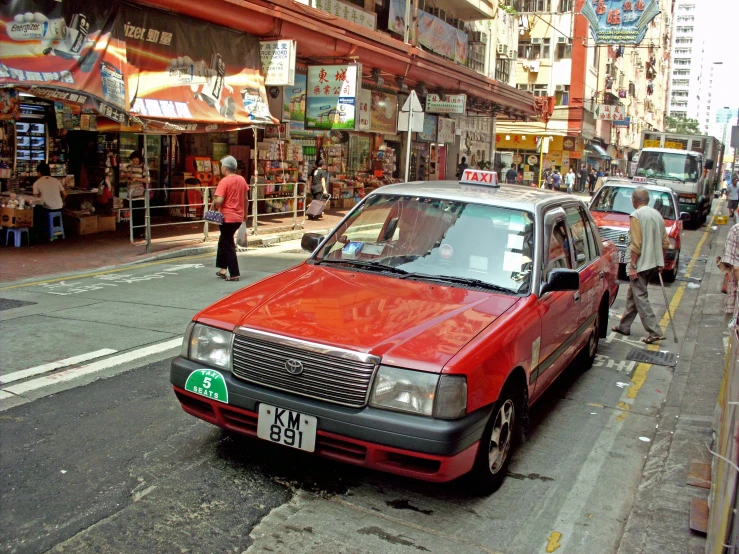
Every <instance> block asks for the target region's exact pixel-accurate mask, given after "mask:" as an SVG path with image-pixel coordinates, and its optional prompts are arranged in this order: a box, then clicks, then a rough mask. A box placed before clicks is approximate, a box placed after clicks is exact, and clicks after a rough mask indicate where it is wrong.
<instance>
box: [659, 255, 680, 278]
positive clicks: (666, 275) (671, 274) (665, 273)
mask: <svg viewBox="0 0 739 554" xmlns="http://www.w3.org/2000/svg"><path fill="white" fill-rule="evenodd" d="M679 265H680V252H678V253H677V256H676V257H675V267H673V268H672V269H671V270H670V271H663V272H662V277H663V278H664V280H665V281H666V282H667V283H672V282H674V281H675V279H676V278H677V270H678V266H679Z"/></svg>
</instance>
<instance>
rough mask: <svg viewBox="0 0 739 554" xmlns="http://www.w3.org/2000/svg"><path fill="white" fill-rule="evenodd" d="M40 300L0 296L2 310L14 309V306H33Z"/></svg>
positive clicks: (0, 309) (0, 308)
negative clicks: (31, 300)
mask: <svg viewBox="0 0 739 554" xmlns="http://www.w3.org/2000/svg"><path fill="white" fill-rule="evenodd" d="M34 304H38V302H26V301H25V300H11V299H10V298H0V312H2V311H4V310H12V309H13V308H21V307H23V306H33V305H34Z"/></svg>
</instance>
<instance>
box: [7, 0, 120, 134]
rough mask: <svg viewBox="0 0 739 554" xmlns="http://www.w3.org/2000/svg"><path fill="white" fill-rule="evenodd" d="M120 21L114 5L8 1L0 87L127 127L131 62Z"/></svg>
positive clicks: (52, 0)
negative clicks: (125, 76)
mask: <svg viewBox="0 0 739 554" xmlns="http://www.w3.org/2000/svg"><path fill="white" fill-rule="evenodd" d="M83 14H84V15H83ZM117 16H118V8H117V5H116V4H115V3H113V2H88V1H85V0H65V1H64V2H57V1H56V0H36V1H32V0H11V1H10V2H8V1H6V2H3V3H2V5H0V85H13V86H15V87H16V88H18V89H19V90H21V91H25V92H30V93H31V94H34V95H36V96H39V97H42V98H48V99H50V100H54V101H57V102H64V103H71V104H73V105H77V106H84V107H86V108H94V109H96V110H98V111H99V112H100V113H102V114H103V115H106V116H107V117H110V118H111V119H115V120H117V121H120V122H124V121H125V120H126V111H127V109H128V105H127V94H126V88H125V82H124V80H123V73H122V71H123V68H124V66H125V63H126V59H125V50H124V49H123V48H122V46H123V43H122V41H121V33H120V29H121V28H120V26H119V24H118V19H117Z"/></svg>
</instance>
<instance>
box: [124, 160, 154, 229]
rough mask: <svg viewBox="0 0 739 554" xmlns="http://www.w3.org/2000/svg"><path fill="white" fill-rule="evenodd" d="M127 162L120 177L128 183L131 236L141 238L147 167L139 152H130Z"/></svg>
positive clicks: (144, 223) (144, 224) (144, 222)
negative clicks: (128, 161)
mask: <svg viewBox="0 0 739 554" xmlns="http://www.w3.org/2000/svg"><path fill="white" fill-rule="evenodd" d="M128 159H129V160H130V162H131V163H129V164H128V165H127V166H126V167H125V169H123V171H122V178H123V180H124V181H127V183H128V207H129V208H130V211H131V222H130V225H131V226H133V237H134V238H142V237H143V236H144V235H145V234H146V214H145V213H144V212H145V211H146V199H145V198H144V194H145V193H146V189H147V188H148V187H147V177H148V175H149V168H148V167H147V166H146V164H145V163H144V157H143V156H142V155H141V153H140V152H131V155H130V156H128Z"/></svg>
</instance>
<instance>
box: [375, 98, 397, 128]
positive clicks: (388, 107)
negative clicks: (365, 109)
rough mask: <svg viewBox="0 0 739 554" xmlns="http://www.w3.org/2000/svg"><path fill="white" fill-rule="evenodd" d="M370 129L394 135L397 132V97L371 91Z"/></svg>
mask: <svg viewBox="0 0 739 554" xmlns="http://www.w3.org/2000/svg"><path fill="white" fill-rule="evenodd" d="M371 98H372V101H371V104H370V118H371V119H370V121H371V123H370V129H371V130H372V131H373V132H375V133H387V134H391V135H394V134H395V133H397V132H398V97H397V96H396V95H394V94H386V93H384V92H376V91H372V92H371Z"/></svg>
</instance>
